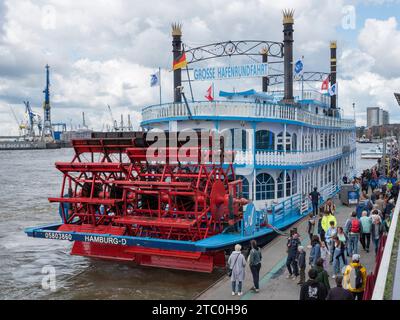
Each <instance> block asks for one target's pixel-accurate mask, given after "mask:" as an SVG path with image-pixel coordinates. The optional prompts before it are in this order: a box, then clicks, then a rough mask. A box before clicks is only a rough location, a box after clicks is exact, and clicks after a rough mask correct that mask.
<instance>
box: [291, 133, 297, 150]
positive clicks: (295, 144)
mask: <svg viewBox="0 0 400 320" xmlns="http://www.w3.org/2000/svg"><path fill="white" fill-rule="evenodd" d="M292 150H293V151H296V150H297V134H295V133H293V134H292Z"/></svg>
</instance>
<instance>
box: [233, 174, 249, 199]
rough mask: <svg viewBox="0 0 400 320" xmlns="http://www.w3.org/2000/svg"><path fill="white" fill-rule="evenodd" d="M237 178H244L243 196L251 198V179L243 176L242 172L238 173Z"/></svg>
mask: <svg viewBox="0 0 400 320" xmlns="http://www.w3.org/2000/svg"><path fill="white" fill-rule="evenodd" d="M236 180H242V192H243V198H246V199H249V198H250V193H249V180H247V178H246V177H245V176H242V175H240V174H237V175H236Z"/></svg>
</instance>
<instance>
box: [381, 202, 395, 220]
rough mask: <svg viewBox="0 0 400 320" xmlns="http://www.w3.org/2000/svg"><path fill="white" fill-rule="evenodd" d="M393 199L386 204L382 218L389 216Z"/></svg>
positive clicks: (392, 206)
mask: <svg viewBox="0 0 400 320" xmlns="http://www.w3.org/2000/svg"><path fill="white" fill-rule="evenodd" d="M394 207H395V205H394V199H390V200H389V201H388V203H387V204H386V207H385V210H383V218H384V219H385V218H386V216H390V215H391V213H392V210H393V209H394Z"/></svg>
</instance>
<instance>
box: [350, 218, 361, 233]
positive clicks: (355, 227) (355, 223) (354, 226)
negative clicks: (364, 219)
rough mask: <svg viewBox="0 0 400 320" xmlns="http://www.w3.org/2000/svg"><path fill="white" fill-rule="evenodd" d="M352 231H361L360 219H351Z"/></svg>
mask: <svg viewBox="0 0 400 320" xmlns="http://www.w3.org/2000/svg"><path fill="white" fill-rule="evenodd" d="M350 232H352V233H360V220H358V219H353V220H352V221H351V227H350Z"/></svg>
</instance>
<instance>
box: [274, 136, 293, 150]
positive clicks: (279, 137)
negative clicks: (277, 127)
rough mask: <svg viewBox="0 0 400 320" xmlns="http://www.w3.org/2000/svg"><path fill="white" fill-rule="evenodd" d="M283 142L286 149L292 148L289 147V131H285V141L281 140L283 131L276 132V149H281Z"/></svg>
mask: <svg viewBox="0 0 400 320" xmlns="http://www.w3.org/2000/svg"><path fill="white" fill-rule="evenodd" d="M284 144H286V151H290V150H292V148H291V136H290V133H289V132H286V139H285V142H284V141H283V132H281V133H280V134H278V139H277V149H278V151H283V146H284Z"/></svg>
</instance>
